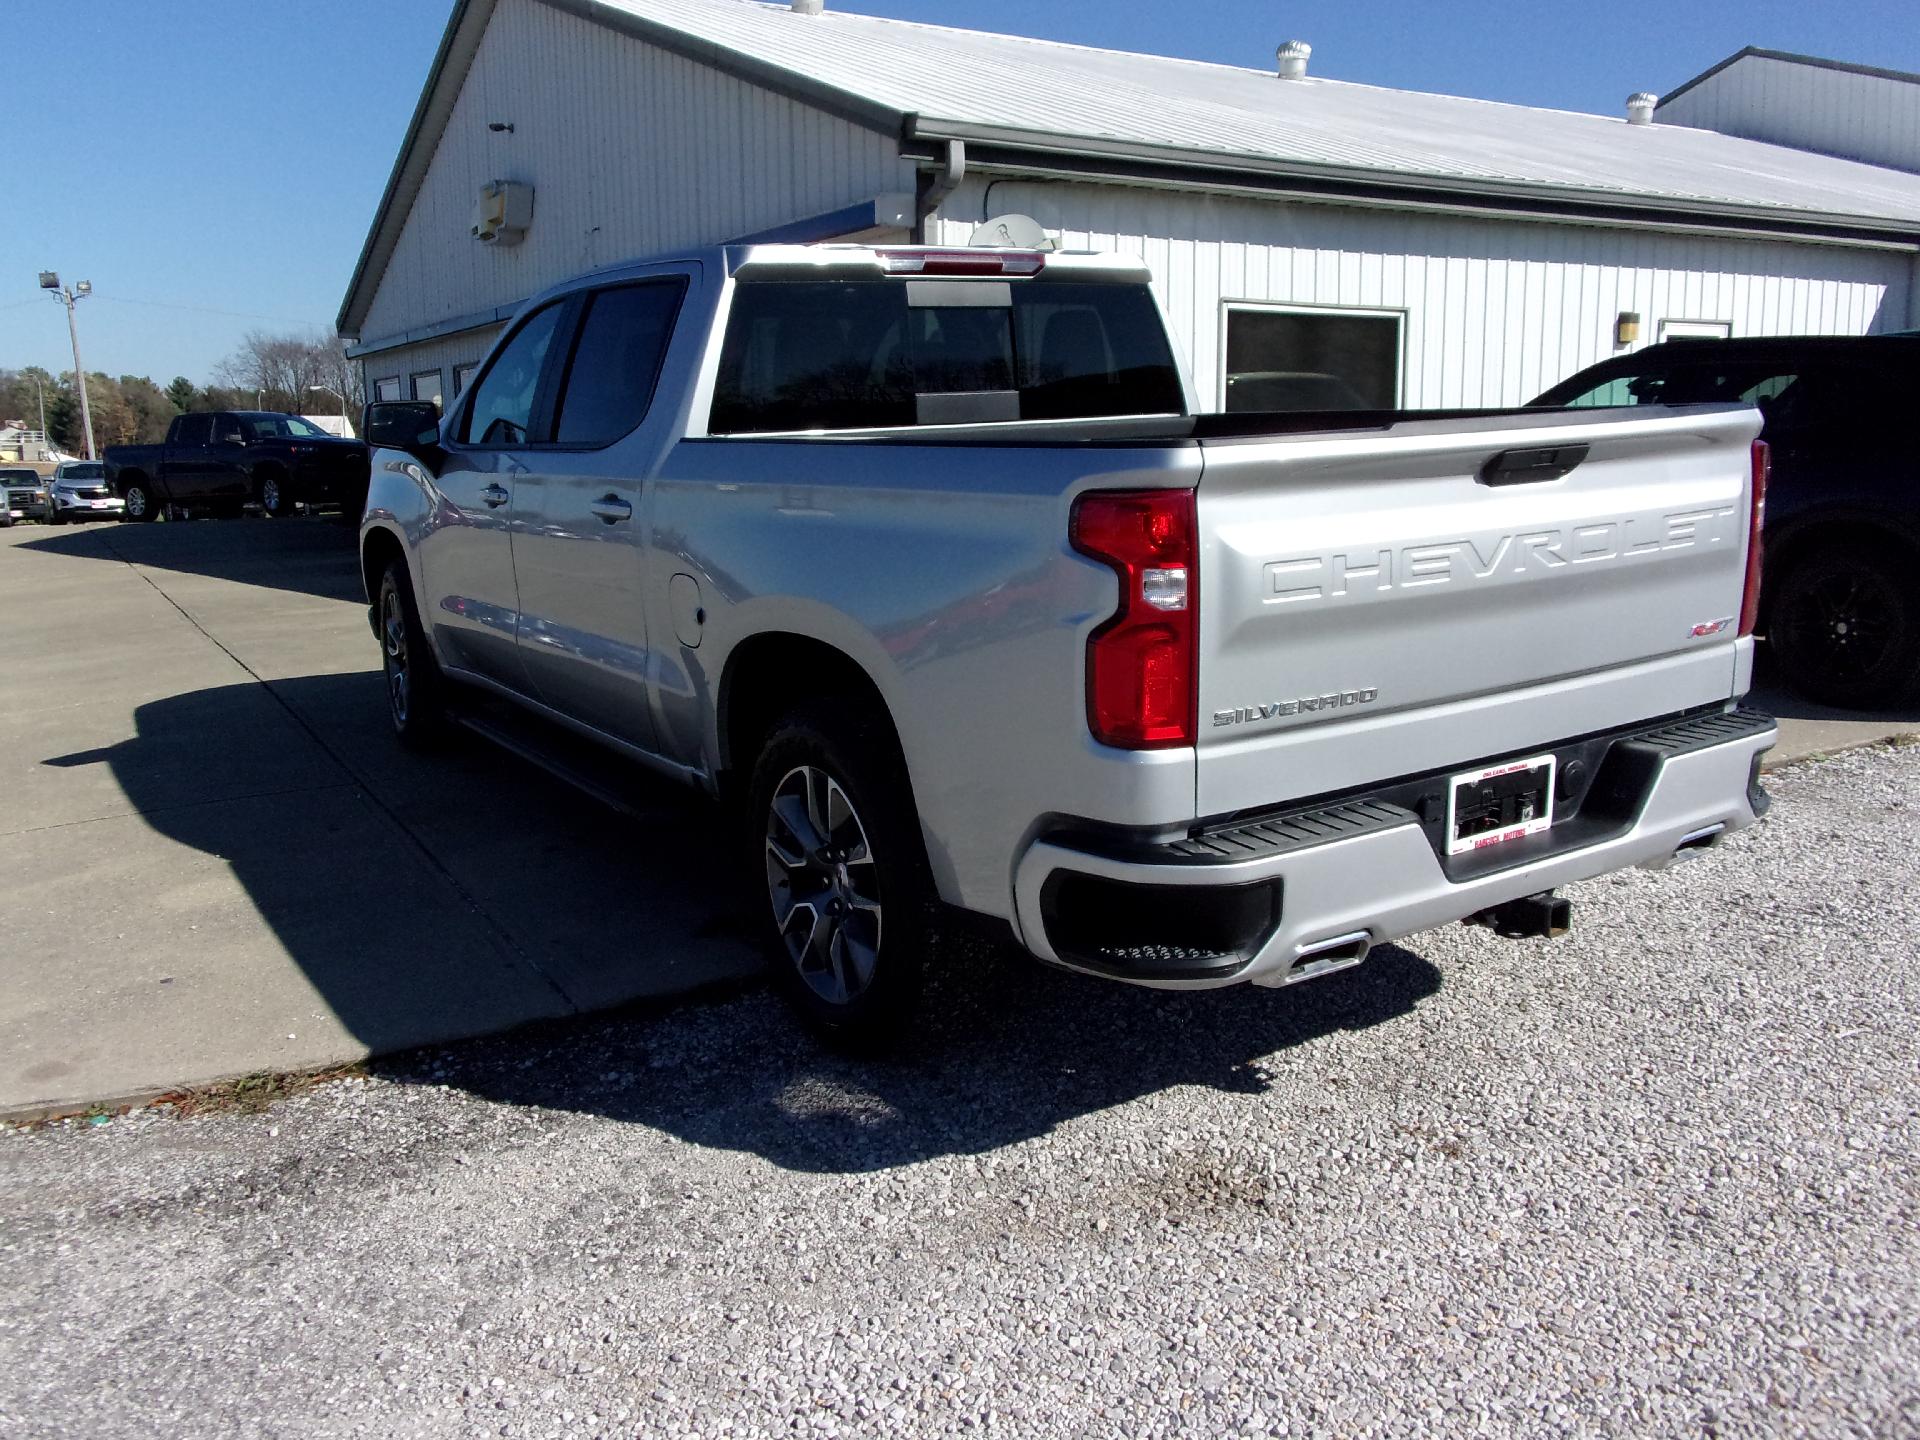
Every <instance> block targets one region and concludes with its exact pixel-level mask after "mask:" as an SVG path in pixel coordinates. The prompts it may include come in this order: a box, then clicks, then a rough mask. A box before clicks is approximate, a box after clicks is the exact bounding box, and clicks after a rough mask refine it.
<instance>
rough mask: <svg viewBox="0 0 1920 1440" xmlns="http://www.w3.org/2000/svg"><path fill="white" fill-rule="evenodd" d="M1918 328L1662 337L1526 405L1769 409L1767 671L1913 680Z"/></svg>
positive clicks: (1821, 692)
mask: <svg viewBox="0 0 1920 1440" xmlns="http://www.w3.org/2000/svg"><path fill="white" fill-rule="evenodd" d="M1916 400H1920V334H1906V335H1866V336H1858V335H1845V336H1843V335H1814V336H1805V335H1802V336H1780V337H1774V338H1769V339H1760V340H1668V341H1665V342H1663V343H1661V344H1658V345H1649V346H1647V347H1646V348H1645V349H1643V350H1636V351H1635V352H1634V353H1633V354H1631V355H1622V356H1620V357H1619V358H1618V359H1614V360H1606V361H1603V362H1601V363H1600V364H1598V365H1594V366H1590V367H1589V368H1587V369H1585V370H1582V371H1581V372H1580V373H1579V374H1577V375H1575V376H1573V377H1572V378H1571V379H1568V380H1563V381H1561V382H1560V383H1559V384H1558V385H1556V386H1554V387H1553V389H1551V390H1549V391H1547V393H1546V394H1544V395H1542V396H1541V397H1540V398H1539V399H1538V400H1535V401H1534V402H1533V403H1534V404H1535V405H1552V406H1558V405H1573V406H1596V405H1690V404H1701V403H1708V402H1719V403H1729V402H1745V403H1748V404H1754V405H1758V406H1759V407H1760V413H1761V414H1762V415H1764V416H1765V417H1766V428H1765V429H1764V430H1762V431H1761V436H1762V438H1763V439H1765V440H1766V441H1767V443H1768V444H1769V446H1770V447H1771V448H1772V451H1773V472H1772V478H1771V480H1770V482H1769V484H1768V487H1767V524H1766V546H1767V555H1766V571H1765V576H1766V578H1765V583H1764V585H1763V586H1762V589H1761V602H1760V603H1761V610H1760V625H1759V630H1760V633H1761V634H1762V635H1764V636H1765V637H1766V639H1767V643H1768V645H1769V646H1770V647H1771V648H1772V651H1773V657H1774V663H1775V664H1776V666H1777V667H1778V669H1779V673H1780V678H1781V679H1782V680H1784V681H1785V682H1786V683H1787V684H1788V685H1790V686H1792V687H1793V688H1794V689H1796V690H1798V691H1799V692H1800V693H1801V694H1803V695H1805V696H1807V697H1808V698H1809V699H1813V700H1819V701H1823V702H1825V703H1826V704H1829V705H1843V706H1893V705H1899V704H1901V703H1903V702H1904V701H1906V700H1909V699H1911V698H1913V697H1914V696H1915V695H1916V694H1920V449H1916V447H1915V445H1914V442H1913V437H1912V435H1911V434H1909V433H1908V431H1907V424H1906V418H1907V411H1906V407H1907V406H1909V405H1912V404H1914V403H1915V402H1916Z"/></svg>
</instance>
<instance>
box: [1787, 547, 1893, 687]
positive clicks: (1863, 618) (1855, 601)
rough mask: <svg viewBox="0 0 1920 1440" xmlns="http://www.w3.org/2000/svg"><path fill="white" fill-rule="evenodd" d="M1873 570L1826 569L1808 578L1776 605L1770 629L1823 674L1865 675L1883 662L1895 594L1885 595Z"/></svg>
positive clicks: (1845, 679)
mask: <svg viewBox="0 0 1920 1440" xmlns="http://www.w3.org/2000/svg"><path fill="white" fill-rule="evenodd" d="M1885 587H1886V581H1885V580H1884V579H1883V578H1882V577H1881V576H1880V575H1879V574H1878V573H1877V572H1874V571H1865V572H1851V573H1846V572H1840V571H1831V572H1828V573H1825V574H1822V575H1820V576H1819V577H1817V578H1815V579H1813V580H1812V581H1811V583H1809V584H1807V585H1806V586H1805V587H1803V588H1802V589H1800V590H1799V591H1798V592H1797V593H1795V594H1794V595H1793V596H1792V599H1791V603H1789V604H1785V605H1782V606H1781V614H1780V616H1779V618H1778V619H1777V620H1776V622H1775V628H1776V629H1777V630H1780V631H1784V632H1786V634H1785V635H1784V636H1783V637H1782V638H1784V639H1786V640H1787V641H1788V643H1789V644H1790V645H1791V646H1792V648H1793V649H1794V650H1795V651H1796V652H1797V653H1799V654H1801V655H1804V656H1806V657H1808V660H1809V662H1810V664H1811V665H1813V666H1816V667H1817V668H1818V669H1820V670H1821V671H1823V672H1824V678H1826V679H1828V680H1832V681H1837V682H1840V683H1843V684H1844V683H1853V682H1857V681H1861V680H1864V679H1867V678H1868V677H1869V676H1871V675H1872V674H1874V672H1875V671H1876V670H1878V669H1879V667H1880V666H1881V665H1882V664H1883V663H1884V662H1885V661H1886V658H1887V651H1888V647H1889V646H1890V645H1891V644H1892V643H1893V640H1894V631H1895V624H1894V620H1893V612H1894V610H1895V609H1896V608H1897V597H1894V596H1892V595H1890V594H1887V593H1884V592H1885Z"/></svg>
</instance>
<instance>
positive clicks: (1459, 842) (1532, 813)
mask: <svg viewBox="0 0 1920 1440" xmlns="http://www.w3.org/2000/svg"><path fill="white" fill-rule="evenodd" d="M1553 776H1554V758H1553V756H1551V755H1537V756H1535V757H1534V758H1533V759H1531V760H1509V761H1507V762H1506V763H1505V764H1502V765H1489V766H1488V767H1487V768H1486V769H1484V770H1470V771H1468V772H1467V773H1465V774H1463V775H1455V776H1454V777H1453V778H1452V779H1451V780H1449V781H1448V782H1447V853H1448V854H1449V855H1463V854H1465V853H1467V852H1468V851H1470V850H1484V849H1486V848H1487V847H1488V846H1489V845H1504V844H1506V843H1507V841H1509V840H1519V839H1522V838H1524V837H1526V836H1528V835H1538V834H1539V833H1540V832H1541V831H1542V830H1545V829H1548V828H1549V827H1550V826H1551V825H1552V824H1553Z"/></svg>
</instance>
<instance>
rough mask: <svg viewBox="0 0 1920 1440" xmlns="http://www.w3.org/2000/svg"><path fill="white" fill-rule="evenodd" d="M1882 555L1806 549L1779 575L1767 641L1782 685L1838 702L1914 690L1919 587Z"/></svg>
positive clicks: (1860, 703) (1899, 698)
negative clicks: (1804, 554)
mask: <svg viewBox="0 0 1920 1440" xmlns="http://www.w3.org/2000/svg"><path fill="white" fill-rule="evenodd" d="M1911 570H1912V567H1911V565H1902V564H1901V563H1900V562H1899V561H1897V560H1896V559H1895V558H1894V557H1892V556H1890V555H1884V554H1872V553H1869V554H1864V555H1861V554H1854V555H1841V554H1836V553H1832V552H1826V553H1821V554H1815V555H1810V556H1808V557H1807V558H1806V559H1804V560H1801V561H1799V562H1797V563H1796V564H1794V565H1793V567H1792V568H1791V569H1789V570H1787V572H1786V573H1785V574H1784V575H1783V576H1781V578H1780V580H1779V582H1778V588H1777V589H1776V590H1775V591H1774V594H1773V598H1772V600H1771V601H1770V602H1769V604H1768V613H1767V643H1768V645H1769V646H1770V647H1771V648H1772V650H1773V658H1774V663H1775V664H1776V666H1777V667H1778V668H1779V673H1780V678H1781V679H1782V680H1783V681H1785V682H1786V684H1787V685H1788V686H1789V687H1790V688H1792V689H1794V690H1796V691H1798V692H1799V693H1800V694H1802V695H1804V696H1806V698H1807V699H1809V700H1816V701H1818V702H1820V703H1821V704H1823V705H1834V706H1838V707H1841V708H1844V709H1862V708H1870V707H1890V706H1895V705H1899V704H1901V703H1902V702H1904V701H1906V700H1907V699H1909V698H1911V697H1912V696H1914V695H1915V694H1916V692H1920V589H1917V588H1916V587H1915V585H1914V584H1913V582H1912V581H1911V579H1909V578H1908V576H1909V575H1910V573H1911Z"/></svg>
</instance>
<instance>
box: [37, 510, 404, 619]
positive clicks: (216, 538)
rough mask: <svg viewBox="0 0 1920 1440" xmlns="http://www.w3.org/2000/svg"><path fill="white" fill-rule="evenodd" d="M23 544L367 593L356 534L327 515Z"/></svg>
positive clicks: (55, 531) (76, 532) (280, 585)
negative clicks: (363, 587)
mask: <svg viewBox="0 0 1920 1440" xmlns="http://www.w3.org/2000/svg"><path fill="white" fill-rule="evenodd" d="M20 548H21V549H23V550H42V551H46V552H47V553H49V554H55V555H74V556H80V557H83V558H85V559H90V560H113V561H120V562H125V563H132V564H136V565H144V566H147V567H148V568H150V569H154V570H172V571H175V572H178V573H180V574H185V575H205V576H208V577H209V578H212V579H217V580H230V581H233V582H235V583H236V584H241V585H258V586H262V587H264V588H268V589H273V590H286V591H291V592H293V593H295V594H301V595H314V596H318V597H320V598H322V599H326V600H355V601H364V600H365V599H366V596H365V594H364V593H363V591H362V588H361V581H360V565H359V532H358V530H357V529H356V528H355V527H354V526H351V525H347V524H343V523H341V522H340V521H339V520H337V519H335V518H334V517H332V516H303V517H298V518H292V519H284V520H262V519H244V520H192V521H187V522H185V523H182V524H163V525H133V524H124V523H120V522H115V521H104V522H95V523H92V524H86V525H63V526H58V527H54V528H50V529H48V530H47V532H46V534H45V535H43V536H40V537H38V538H36V539H33V540H28V541H26V542H25V543H24V544H22V545H21V547H20Z"/></svg>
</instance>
